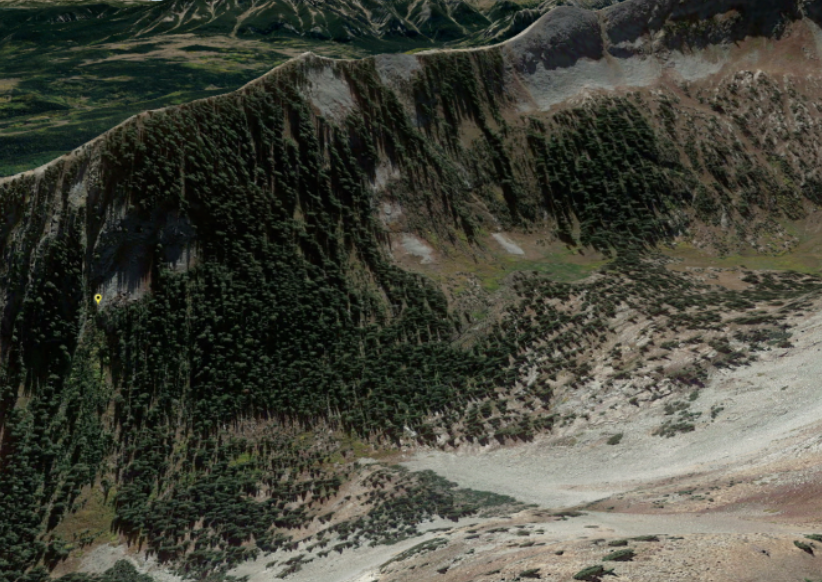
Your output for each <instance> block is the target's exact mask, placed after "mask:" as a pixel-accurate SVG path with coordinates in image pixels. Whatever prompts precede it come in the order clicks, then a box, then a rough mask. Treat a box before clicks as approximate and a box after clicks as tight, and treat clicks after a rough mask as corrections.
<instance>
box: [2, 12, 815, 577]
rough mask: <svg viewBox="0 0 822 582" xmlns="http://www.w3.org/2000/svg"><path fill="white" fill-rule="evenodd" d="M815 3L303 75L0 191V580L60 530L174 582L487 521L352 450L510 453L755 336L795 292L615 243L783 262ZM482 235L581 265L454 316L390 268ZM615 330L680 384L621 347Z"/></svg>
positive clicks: (666, 16) (38, 567)
mask: <svg viewBox="0 0 822 582" xmlns="http://www.w3.org/2000/svg"><path fill="white" fill-rule="evenodd" d="M803 15H807V16H808V18H806V17H803ZM816 15H817V8H816V4H815V3H810V4H808V3H802V4H798V3H796V2H788V1H785V2H764V1H762V2H760V1H755V2H732V1H728V2H707V1H703V2H697V1H692V2H676V1H674V0H669V1H667V2H646V1H644V0H632V1H628V2H625V3H623V4H620V5H617V6H614V7H611V8H608V9H605V10H602V11H599V12H589V11H585V10H583V9H579V8H572V7H561V8H557V9H555V10H553V11H551V12H550V13H548V14H546V15H545V16H543V17H542V18H540V19H539V20H538V21H537V22H536V23H534V24H533V25H532V26H531V27H530V28H528V29H527V30H526V31H524V32H523V33H522V34H520V35H519V36H517V37H516V38H514V39H511V40H510V41H507V42H505V43H503V44H501V45H497V46H494V47H489V48H485V49H478V50H470V51H445V52H430V53H422V54H417V55H392V56H381V57H375V58H369V59H363V60H359V61H334V60H329V59H322V58H319V57H316V56H314V55H311V54H306V55H303V56H302V57H300V58H298V59H295V60H293V61H290V62H288V63H287V64H285V65H282V66H280V67H278V68H276V69H274V70H272V71H271V72H270V73H269V74H267V75H266V76H264V77H263V78H261V79H259V80H257V81H255V82H253V83H250V84H249V85H247V86H246V87H244V88H242V89H240V90H239V91H237V92H235V93H232V94H229V95H225V96H221V97H217V98H211V99H207V100H202V101H197V102H193V103H190V104H187V105H184V106H180V107H174V108H168V109H164V110H158V111H150V112H146V113H143V114H141V115H138V116H136V117H134V118H132V119H130V120H128V121H126V122H125V123H123V124H121V125H120V126H118V127H116V128H114V129H112V130H111V131H109V132H107V133H106V134H104V135H103V136H101V137H100V138H98V139H96V140H94V141H92V142H90V143H89V144H87V145H86V146H84V147H82V148H79V149H78V150H76V151H75V152H72V153H71V154H69V155H67V156H65V157H63V158H60V159H58V160H55V161H54V162H52V163H50V164H48V165H46V166H44V167H42V168H39V169H38V170H36V171H33V172H27V173H25V174H21V175H18V176H15V177H12V178H8V179H3V180H1V181H0V203H1V204H2V211H3V216H5V217H6V220H5V222H4V224H3V227H2V236H0V244H2V255H3V257H4V261H3V263H2V270H1V271H0V287H2V291H3V293H2V321H1V322H0V353H2V376H1V377H0V378H2V383H1V384H0V427H2V432H0V446H1V447H2V449H0V460H1V462H2V465H0V471H2V480H0V516H2V518H1V519H0V573H2V576H3V577H4V579H8V580H18V579H20V580H42V579H44V578H45V577H47V576H48V571H49V569H50V568H54V567H56V566H59V565H60V564H61V563H62V561H63V560H64V559H65V558H67V557H72V559H73V558H74V557H76V552H77V550H81V549H82V547H83V546H84V545H85V546H88V545H90V544H99V543H100V540H99V539H96V538H95V539H93V540H91V541H88V540H87V541H86V542H85V543H84V542H83V541H81V540H80V539H79V538H80V537H82V534H81V532H78V531H77V530H76V529H72V528H74V527H76V526H73V525H72V526H71V527H69V525H66V524H72V523H75V522H72V519H73V518H74V516H76V515H80V514H82V512H83V511H87V512H88V514H89V515H91V516H92V517H93V521H94V527H95V528H99V530H100V531H106V530H107V529H108V528H109V527H110V529H111V531H112V532H114V534H116V535H117V536H119V538H118V540H119V541H128V542H131V543H133V544H138V545H139V544H142V547H144V548H146V549H147V550H149V551H150V552H151V553H152V554H154V555H155V556H156V557H157V559H159V560H161V561H163V562H166V563H168V564H170V565H173V566H175V567H178V568H179V571H180V572H181V573H185V574H188V575H191V576H194V577H204V576H206V575H208V574H211V573H221V572H224V571H225V570H226V569H228V568H229V567H230V566H234V565H236V564H239V563H241V562H243V561H244V560H248V559H253V558H255V557H257V556H258V555H260V554H261V553H265V552H269V551H274V550H277V549H281V548H293V547H296V545H299V540H303V539H305V540H308V538H310V541H311V543H316V544H323V543H325V544H328V543H329V542H328V541H327V540H324V536H325V535H326V534H325V533H323V532H325V531H326V529H327V530H328V532H331V533H329V534H328V535H329V536H331V537H332V538H333V539H334V541H335V543H338V544H340V547H339V551H343V550H345V549H346V548H348V547H352V546H357V545H360V544H361V543H364V542H365V541H368V540H373V541H375V542H376V541H393V540H396V539H401V538H402V537H404V536H405V535H410V534H411V533H413V531H412V530H413V527H414V523H415V522H418V521H420V520H421V519H423V518H427V517H431V516H432V515H440V516H444V517H454V518H459V517H463V516H465V515H474V514H476V513H477V512H478V511H480V510H482V509H483V508H485V509H487V507H492V508H494V507H498V506H501V505H507V504H510V503H513V501H512V500H508V499H503V498H497V497H494V496H487V495H486V496H483V495H481V494H477V493H476V492H465V491H461V490H460V491H457V490H454V489H453V488H449V487H448V486H446V485H445V484H444V483H442V482H440V481H439V480H437V479H435V478H433V477H431V476H430V475H422V476H419V475H406V474H404V473H400V472H394V473H392V472H391V470H386V471H387V472H386V473H385V474H383V473H378V475H377V476H376V477H374V476H373V475H371V474H365V475H364V474H363V473H361V472H360V471H359V470H358V469H357V466H356V465H354V464H353V461H354V460H355V459H356V458H358V457H363V456H367V455H368V454H372V453H374V454H379V453H380V452H381V450H382V449H385V448H390V447H392V446H400V445H403V446H416V445H420V444H428V445H437V446H441V447H451V448H454V447H458V446H460V445H462V444H465V443H467V442H480V443H482V442H487V441H488V440H489V439H491V438H495V439H497V440H499V441H501V442H506V440H508V441H512V440H516V439H528V438H532V437H533V435H534V434H536V433H539V432H541V431H547V430H550V429H551V427H552V426H553V425H554V424H555V423H558V422H559V421H560V419H559V418H558V417H557V416H556V415H555V414H552V412H553V411H554V409H555V408H556V402H555V400H556V399H557V396H559V395H563V396H564V395H567V394H570V393H571V392H572V391H574V390H576V389H577V388H580V387H585V386H591V385H596V386H598V387H599V388H601V389H602V390H603V391H605V392H606V393H607V392H608V391H610V390H616V388H614V386H617V387H618V388H620V389H623V388H624V389H625V390H627V389H628V388H626V386H627V384H626V382H625V381H626V380H627V381H628V384H631V382H634V380H636V381H637V382H638V384H637V385H636V386H634V384H631V386H632V389H634V388H635V389H636V390H646V391H647V390H652V388H648V387H647V386H645V387H643V385H642V382H644V381H645V380H646V379H648V380H649V382H648V383H646V384H650V379H653V384H654V385H655V386H658V387H663V388H664V389H665V390H669V392H668V394H670V391H671V390H674V389H684V387H688V386H691V385H696V384H700V383H703V381H704V379H705V375H706V374H707V373H708V372H709V371H710V370H712V369H714V368H716V367H720V366H736V365H739V364H740V363H742V362H743V361H746V358H748V357H751V358H752V357H753V352H754V351H755V349H756V348H757V347H761V346H762V345H763V344H767V343H768V342H783V343H784V342H785V341H787V339H786V338H787V337H788V336H787V335H786V334H787V333H788V332H786V329H787V327H788V326H787V324H785V323H784V320H785V318H786V317H787V316H788V314H790V313H791V312H795V311H797V310H801V309H804V308H806V307H804V306H805V305H806V301H807V296H808V295H809V294H811V295H812V294H814V293H816V294H818V293H819V285H820V280H819V278H818V277H816V276H811V275H806V274H799V273H786V274H785V273H766V274H762V275H758V274H755V273H737V274H738V275H739V277H737V279H735V282H734V286H732V287H731V289H725V288H716V287H714V286H711V285H710V284H705V283H704V282H699V281H698V280H696V279H695V278H693V277H689V276H686V275H683V274H681V273H678V272H675V271H671V270H670V269H668V268H667V267H666V266H665V263H666V261H665V260H664V259H662V258H660V257H656V258H654V257H652V256H651V255H649V254H648V252H649V251H650V250H651V249H653V248H654V247H655V246H657V245H662V244H666V243H669V242H672V241H674V240H678V241H688V242H689V243H690V244H692V245H694V246H701V247H704V248H705V249H706V250H707V251H708V252H709V253H719V254H723V253H728V252H731V251H738V250H740V249H746V250H747V251H749V252H750V251H751V250H752V251H754V252H760V253H767V252H782V251H786V250H791V249H792V248H793V247H794V246H795V245H796V244H797V243H798V242H799V241H798V240H797V238H798V237H797V235H796V234H795V232H796V230H797V229H798V228H799V227H798V226H797V225H799V224H807V223H809V222H813V220H814V217H815V214H814V213H815V210H816V205H817V204H818V203H820V202H822V199H821V198H820V196H822V194H821V192H822V190H820V188H822V186H820V185H821V184H822V182H820V181H819V178H818V177H817V170H816V168H817V167H819V165H820V162H822V160H819V156H820V155H822V154H820V152H819V151H818V148H817V147H816V144H817V142H818V140H819V137H820V131H822V125H820V123H822V111H820V109H819V108H818V107H816V106H815V105H814V104H815V100H816V99H817V97H818V95H819V91H820V79H819V71H818V59H819V56H820V49H819V47H818V45H817V44H816V42H817V39H818V38H819V34H820V29H819V28H818V25H817V24H816V23H815V22H814V21H813V20H812V18H815V17H816ZM786 71H787V72H786ZM385 204H388V205H389V208H392V209H397V212H391V213H388V214H390V220H388V219H386V218H385V212H382V211H381V210H380V209H381V208H382V209H384V207H385V206H384V205H385ZM381 212H382V214H381ZM502 231H505V232H508V233H516V235H517V236H521V237H530V236H534V237H536V238H538V240H540V241H542V243H544V244H560V245H561V244H567V245H568V246H569V247H570V248H573V249H575V250H576V249H578V250H579V251H580V252H592V251H596V252H598V253H600V254H601V255H602V256H604V257H608V258H610V259H613V261H612V263H611V264H610V265H609V266H608V268H607V269H604V270H603V271H601V272H600V273H598V274H596V275H594V276H592V277H591V278H589V279H586V280H585V281H583V282H581V283H578V284H568V283H561V282H557V281H553V280H551V279H550V277H540V276H538V275H535V274H530V273H528V274H521V275H519V276H513V277H511V278H510V279H509V280H507V281H506V290H505V291H506V292H505V293H500V294H499V295H498V296H495V297H497V298H498V299H497V303H496V304H495V305H494V306H493V307H494V311H493V313H492V315H491V316H490V319H488V320H487V321H484V322H480V324H479V325H474V324H475V319H474V318H473V316H471V314H470V313H467V312H466V311H465V310H459V309H456V308H454V306H455V305H457V304H458V302H455V297H454V295H453V293H451V292H448V293H446V292H445V291H444V289H443V288H441V286H440V285H438V284H437V282H436V281H437V280H436V279H435V278H434V277H433V276H432V273H431V272H426V271H425V270H424V269H423V267H424V265H416V264H415V265H411V266H408V265H406V267H407V268H403V267H401V266H400V263H399V262H398V259H397V256H398V254H399V253H398V249H399V247H400V241H401V240H404V237H413V238H414V239H415V240H418V241H421V244H424V245H429V246H430V247H431V248H435V250H436V252H437V255H438V257H440V259H439V260H440V265H445V264H446V263H447V262H448V261H451V260H453V261H458V260H466V261H475V262H481V261H482V257H483V256H487V253H488V252H489V251H488V245H489V241H488V239H489V238H490V237H489V235H491V234H501V232H502ZM511 236H514V234H511ZM504 240H508V239H504ZM497 241H499V238H498V239H497ZM511 244H515V243H513V242H512V243H511ZM523 252H524V251H523ZM440 275H442V273H441V272H440ZM447 275H448V274H447V273H445V275H443V276H445V277H446V278H447ZM96 293H100V294H101V295H102V301H101V302H100V304H99V305H96V304H95V302H94V299H93V296H94V295H95V294H96ZM506 293H507V294H506ZM785 304H787V305H785ZM783 305H785V307H781V306H783ZM626 321H630V322H631V325H634V324H636V325H637V326H638V327H637V328H632V329H633V332H637V331H639V332H641V333H642V334H647V336H648V339H649V340H651V341H650V343H648V344H647V345H648V346H649V347H646V348H643V347H642V346H636V349H637V350H642V352H641V353H645V352H646V351H647V350H649V349H650V346H656V345H657V344H655V343H654V341H656V342H657V343H658V344H661V345H667V344H671V346H672V347H668V348H664V349H665V350H669V351H670V350H679V351H675V352H672V354H671V356H673V355H676V356H677V358H680V361H679V363H681V364H682V365H678V366H676V367H673V366H669V367H667V368H666V366H664V365H656V364H655V363H651V362H650V361H647V362H646V361H643V360H642V359H641V358H640V359H637V358H636V357H632V356H631V355H630V354H628V355H626V354H625V353H623V351H622V350H621V348H620V347H619V346H620V345H621V344H622V343H623V339H624V338H623V337H622V336H620V334H622V333H624V334H627V333H628V332H626V331H625V330H626V329H627V327H628V323H626ZM472 326H473V327H472ZM685 330H688V331H687V333H688V335H691V333H692V332H693V334H694V337H692V338H691V340H692V345H693V348H692V350H691V351H692V352H696V351H698V350H699V349H702V348H705V354H710V355H706V356H705V358H702V359H699V360H698V361H697V360H695V359H694V358H693V357H692V356H688V355H687V354H686V353H685V352H686V351H687V350H686V349H685V348H686V347H687V346H679V343H680V342H679V341H674V340H675V339H677V340H678V338H679V337H680V336H682V337H684V336H683V334H684V333H685ZM732 333H733V334H735V335H733V336H732V337H733V341H734V342H735V343H733V344H731V343H729V342H730V339H729V336H730V335H731V334H732ZM466 338H470V341H458V340H465V339H466ZM618 338H619V339H618ZM691 340H689V341H691ZM626 341H627V340H626ZM674 344H676V346H674ZM643 345H646V344H643ZM466 346H467V347H466ZM709 348H710V349H709ZM748 350H751V351H750V352H749V351H748ZM627 351H629V352H630V349H628V350H627ZM606 354H607V357H606ZM659 358H662V356H661V355H660V356H659ZM688 358H690V359H688ZM608 362H610V363H608ZM640 380H642V381H641V382H640ZM592 383H593V384H592ZM572 420H573V419H572ZM680 426H681V425H680ZM668 430H672V429H671V427H668ZM369 439H371V440H370V441H369ZM365 443H370V444H373V445H376V448H371V449H369V448H368V446H369V445H367V444H365ZM382 452H384V451H382ZM394 471H398V470H396V469H394ZM353 487H359V488H360V489H358V490H357V491H359V493H357V495H359V496H360V497H358V499H363V500H367V502H366V501H362V506H361V507H360V509H361V510H362V511H363V512H364V511H365V509H362V508H363V507H365V508H366V509H368V508H370V509H369V511H371V513H368V515H367V517H362V516H360V515H358V514H357V513H356V508H352V507H349V506H348V505H346V504H345V503H343V501H344V500H347V499H348V496H351V495H352V494H351V493H348V492H347V490H348V489H349V488H353ZM406 498H411V499H413V500H414V501H413V502H408V503H405V502H403V501H401V500H402V499H406ZM429 498H430V499H436V500H438V501H437V502H436V503H432V502H430V501H426V500H427V499H429ZM398 499H399V500H400V501H397V500H398ZM95 504H97V508H98V509H96V510H92V509H90V508H93V507H94V506H95ZM334 504H338V505H340V506H341V507H347V508H348V510H350V512H351V513H350V514H345V515H337V514H335V515H332V514H330V513H329V512H328V508H329V507H330V506H332V505H333V506H334V507H337V505H334ZM369 504H370V505H369ZM348 510H347V511H348ZM95 511H96V513H95ZM327 524H330V525H327ZM324 527H325V528H326V529H323V528H324ZM61 528H62V529H61ZM86 529H91V528H86ZM72 536H74V537H72ZM352 536H353V537H352ZM98 537H99V536H98ZM295 538H297V541H295ZM305 543H308V541H305ZM73 552H74V553H73ZM298 562H299V560H298ZM299 566H300V564H296V565H295V564H294V563H292V564H289V565H288V568H293V570H297V569H299Z"/></svg>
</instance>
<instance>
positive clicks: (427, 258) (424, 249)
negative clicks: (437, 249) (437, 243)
mask: <svg viewBox="0 0 822 582" xmlns="http://www.w3.org/2000/svg"><path fill="white" fill-rule="evenodd" d="M402 248H403V249H405V252H406V253H408V254H409V255H413V256H415V257H419V258H420V259H422V260H421V261H420V264H421V265H428V264H430V263H433V262H434V259H433V257H432V255H433V253H434V249H432V248H431V247H429V246H428V245H427V244H425V243H424V242H422V241H421V240H420V239H418V238H417V237H415V236H414V235H413V234H409V233H403V235H402Z"/></svg>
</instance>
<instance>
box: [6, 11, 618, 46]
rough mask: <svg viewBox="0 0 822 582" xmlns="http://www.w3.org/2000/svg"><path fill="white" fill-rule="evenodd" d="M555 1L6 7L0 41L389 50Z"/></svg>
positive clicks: (526, 21) (500, 22)
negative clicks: (286, 44)
mask: <svg viewBox="0 0 822 582" xmlns="http://www.w3.org/2000/svg"><path fill="white" fill-rule="evenodd" d="M616 1H618V0H582V1H580V2H579V4H580V5H581V6H585V7H589V8H601V7H603V6H608V5H611V4H614V3H616ZM557 4H559V2H557V0H545V1H544V2H542V3H533V4H530V3H518V2H513V1H511V0H504V1H500V2H491V3H488V4H483V5H479V4H478V3H475V2H471V1H470V0H469V1H464V0H425V1H423V2H409V1H407V0H390V1H387V2H378V1H374V0H370V1H365V2H353V1H350V0H334V1H330V2H289V1H286V0H216V1H214V2H206V1H204V0H164V1H162V2H137V3H132V4H119V3H97V4H84V3H77V4H57V5H49V4H47V3H46V4H36V3H34V4H31V3H29V4H27V3H25V2H20V3H9V2H7V3H6V6H3V7H2V9H3V12H2V14H3V19H2V21H0V38H3V39H5V40H16V41H29V42H37V43H40V44H43V43H45V44H49V43H54V42H60V41H65V40H70V41H73V42H74V43H79V44H84V43H85V42H86V41H96V42H101V41H108V42H116V41H124V40H134V39H139V38H145V39H148V38H153V37H158V36H159V35H168V34H196V35H198V36H208V35H218V36H220V35H227V36H231V37H234V38H239V39H265V40H281V39H283V38H289V37H291V38H308V39H314V40H320V41H334V42H339V43H357V44H362V43H365V44H368V43H371V44H372V45H373V44H374V43H377V44H378V45H379V46H381V47H382V48H383V50H387V49H389V48H392V46H391V45H390V44H385V43H386V42H388V43H390V42H395V43H403V44H408V43H411V44H410V45H409V46H424V45H425V44H428V45H431V44H432V43H434V44H436V45H439V44H442V43H448V42H450V43H454V42H464V43H468V44H478V43H487V42H489V41H501V40H504V39H507V38H510V37H512V36H514V35H516V34H517V33H519V32H521V31H522V30H524V28H525V27H527V26H528V25H530V24H531V23H533V22H534V21H535V20H536V19H537V18H539V17H540V16H541V15H542V14H544V13H545V12H547V11H548V10H550V9H551V8H553V7H554V6H555V5H557ZM380 43H381V44H380ZM414 43H417V44H416V45H415V44H414Z"/></svg>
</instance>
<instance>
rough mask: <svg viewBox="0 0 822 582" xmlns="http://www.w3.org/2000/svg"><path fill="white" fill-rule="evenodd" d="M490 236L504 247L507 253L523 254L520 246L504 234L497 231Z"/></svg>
mask: <svg viewBox="0 0 822 582" xmlns="http://www.w3.org/2000/svg"><path fill="white" fill-rule="evenodd" d="M491 236H492V237H494V240H495V241H497V242H498V243H499V244H500V246H501V247H502V248H504V249H505V252H507V253H508V254H511V255H524V254H525V251H524V250H522V248H521V247H520V246H519V245H518V244H517V243H515V242H514V241H512V240H511V239H510V238H508V237H507V236H505V235H504V234H502V233H499V232H498V233H496V234H492V235H491Z"/></svg>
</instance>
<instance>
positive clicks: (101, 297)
mask: <svg viewBox="0 0 822 582" xmlns="http://www.w3.org/2000/svg"><path fill="white" fill-rule="evenodd" d="M102 299H103V296H102V295H100V294H99V293H98V294H97V295H95V296H94V300H95V301H96V302H97V305H100V301H101V300H102Z"/></svg>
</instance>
